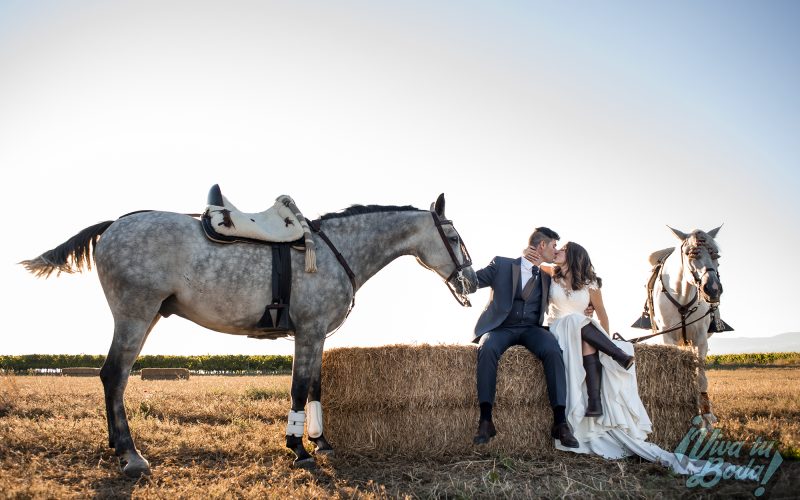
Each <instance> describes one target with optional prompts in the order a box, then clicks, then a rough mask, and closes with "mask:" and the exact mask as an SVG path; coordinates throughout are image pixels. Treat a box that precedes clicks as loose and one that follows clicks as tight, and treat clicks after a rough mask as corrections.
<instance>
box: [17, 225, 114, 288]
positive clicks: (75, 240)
mask: <svg viewBox="0 0 800 500" xmlns="http://www.w3.org/2000/svg"><path fill="white" fill-rule="evenodd" d="M114 222H115V221H111V220H108V221H105V222H100V223H99V224H95V225H94V226H89V227H87V228H86V229H84V230H83V231H81V232H79V233H78V234H76V235H75V236H73V237H72V238H70V239H68V240H67V241H65V242H64V243H62V244H60V245H58V246H57V247H55V248H54V249H52V250H48V251H46V252H45V253H43V254H42V255H40V256H38V257H36V258H35V259H32V260H23V261H22V262H20V264H21V265H23V266H24V267H25V269H27V270H28V271H30V272H31V273H33V274H34V275H35V276H36V277H37V278H41V277H45V278H48V277H50V275H51V274H53V271H56V276H58V275H60V274H61V273H62V272H63V273H68V274H71V273H74V272H76V271H77V272H80V271H82V270H83V267H84V266H85V267H86V269H89V270H91V269H92V260H93V259H94V248H95V246H96V245H97V240H98V239H99V238H100V235H101V234H103V232H105V230H106V229H108V227H109V226H110V225H111V224H113V223H114Z"/></svg>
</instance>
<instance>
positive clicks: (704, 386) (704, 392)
mask: <svg viewBox="0 0 800 500" xmlns="http://www.w3.org/2000/svg"><path fill="white" fill-rule="evenodd" d="M707 354H708V339H703V340H702V341H701V342H700V343H699V344H698V345H697V359H698V361H699V366H698V373H697V385H698V388H699V389H700V413H701V414H702V415H703V420H705V422H706V427H711V426H712V425H714V424H716V423H717V417H716V415H714V412H713V411H712V410H711V400H710V399H709V398H708V377H707V376H706V355H707Z"/></svg>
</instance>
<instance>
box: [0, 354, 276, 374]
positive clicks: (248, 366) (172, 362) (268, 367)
mask: <svg viewBox="0 0 800 500" xmlns="http://www.w3.org/2000/svg"><path fill="white" fill-rule="evenodd" d="M105 359H106V357H105V356H103V355H91V354H24V355H20V356H0V370H7V371H13V372H15V373H24V372H27V371H44V370H59V369H61V368H75V367H90V368H100V367H101V366H103V362H104V361H105ZM142 368H188V369H189V370H191V371H192V372H195V373H241V372H245V373H291V371H292V356H288V355H287V356H278V355H268V356H267V355H265V356H248V355H240V354H234V355H205V356H166V355H145V356H139V358H138V359H137V360H136V363H134V365H133V370H134V371H138V370H141V369H142Z"/></svg>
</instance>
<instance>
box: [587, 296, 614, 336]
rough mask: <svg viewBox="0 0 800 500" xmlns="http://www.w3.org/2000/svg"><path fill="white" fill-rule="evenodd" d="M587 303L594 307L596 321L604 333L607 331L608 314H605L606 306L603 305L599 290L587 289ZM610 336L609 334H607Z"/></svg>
mask: <svg viewBox="0 0 800 500" xmlns="http://www.w3.org/2000/svg"><path fill="white" fill-rule="evenodd" d="M589 302H590V303H591V304H592V305H593V306H594V312H595V314H597V320H598V321H599V322H600V326H602V327H603V330H605V331H606V333H609V330H608V314H606V306H605V305H604V304H603V294H602V292H600V289H599V288H589ZM609 335H610V333H609Z"/></svg>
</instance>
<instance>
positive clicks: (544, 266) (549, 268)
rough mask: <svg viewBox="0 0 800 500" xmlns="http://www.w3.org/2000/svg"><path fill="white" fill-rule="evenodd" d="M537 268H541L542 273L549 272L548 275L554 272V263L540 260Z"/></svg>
mask: <svg viewBox="0 0 800 500" xmlns="http://www.w3.org/2000/svg"><path fill="white" fill-rule="evenodd" d="M539 269H541V270H542V272H543V273H547V274H549V275H550V277H552V276H553V275H554V274H556V265H555V264H551V263H549V262H542V263H541V264H539Z"/></svg>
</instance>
